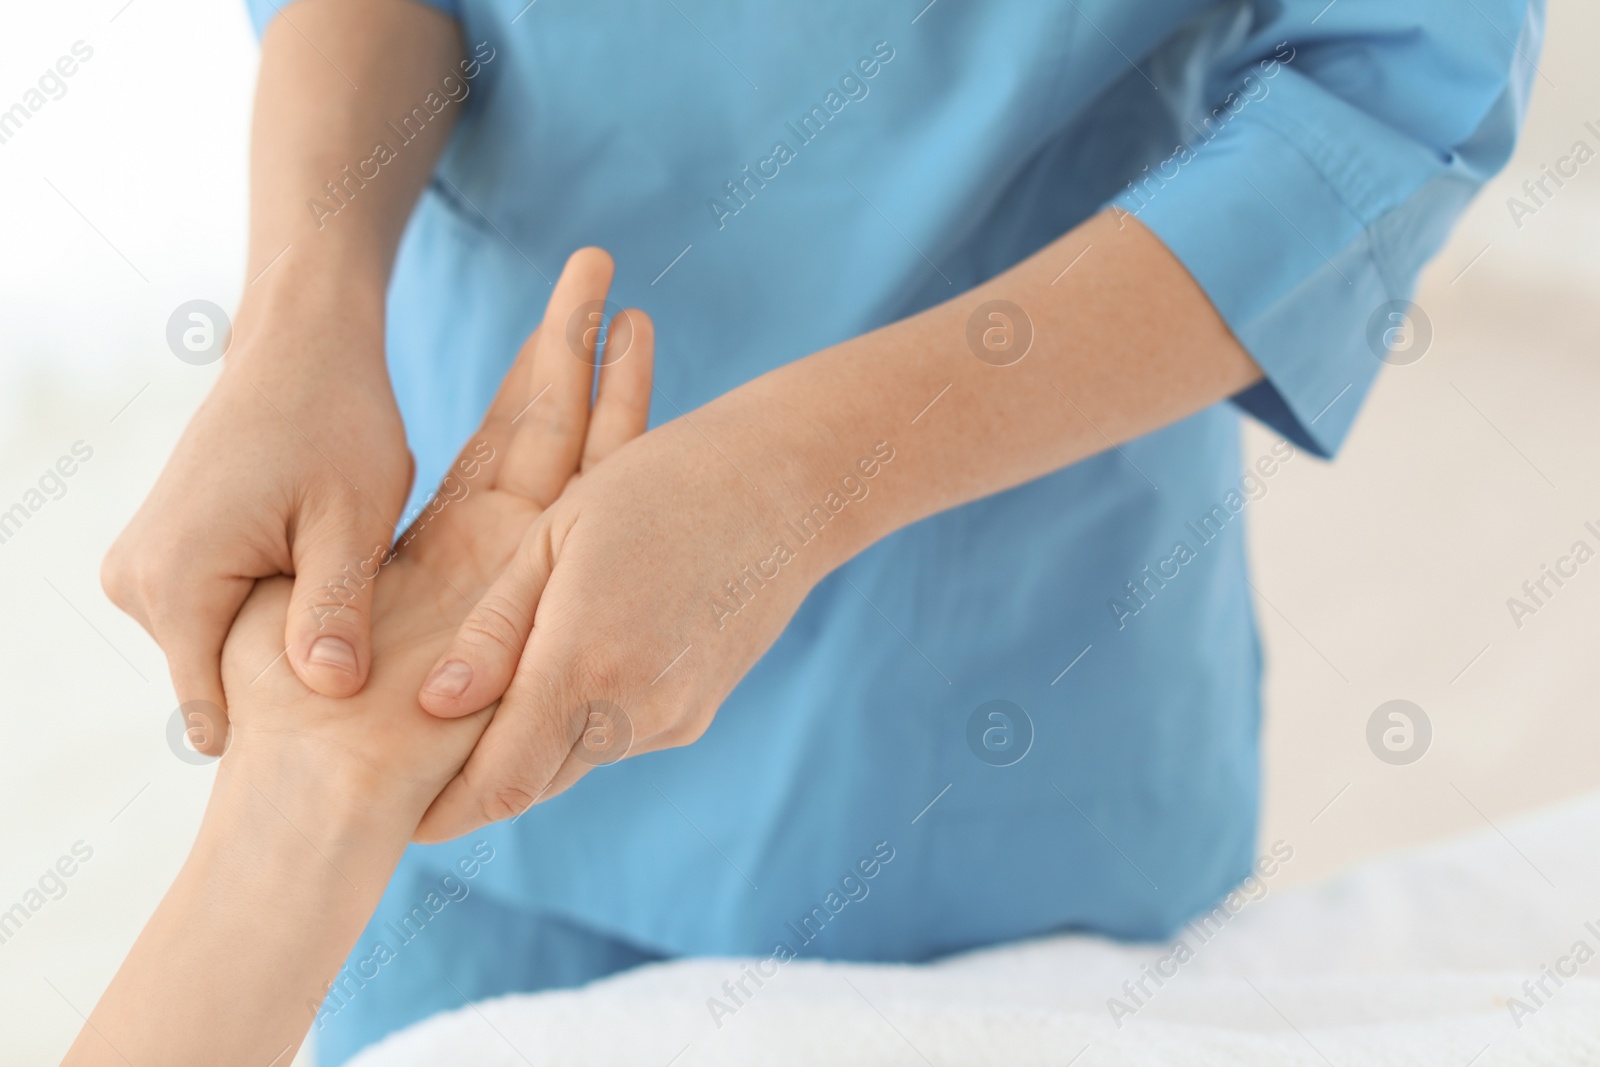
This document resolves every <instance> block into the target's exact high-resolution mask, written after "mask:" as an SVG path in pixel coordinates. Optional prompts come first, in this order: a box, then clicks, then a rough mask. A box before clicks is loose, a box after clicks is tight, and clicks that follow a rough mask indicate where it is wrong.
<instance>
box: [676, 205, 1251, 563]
mask: <svg viewBox="0 0 1600 1067" xmlns="http://www.w3.org/2000/svg"><path fill="white" fill-rule="evenodd" d="M1080 254H1081V257H1082V258H1081V259H1080V258H1078V257H1079V256H1080ZM1074 261H1076V262H1074ZM1069 266H1070V269H1068V268H1069ZM1063 271H1065V273H1063ZM992 300H1005V301H1009V302H1010V303H1012V304H1014V305H1016V306H1017V307H1019V308H1021V309H1022V310H1023V312H1024V314H1025V315H1026V316H1027V318H1028V320H1030V321H1031V324H1032V331H1033V339H1032V343H1031V347H1029V349H1028V350H1027V352H1026V355H1024V356H1023V357H1022V358H1021V359H1020V360H1018V361H1017V362H1015V363H1011V364H1010V365H1005V366H997V365H994V364H995V362H1002V361H1004V360H1005V359H1008V358H1010V356H1008V355H1000V356H991V362H986V361H985V360H983V359H980V358H979V357H978V356H977V355H975V354H974V351H973V349H972V347H971V345H970V344H969V331H968V326H969V321H970V320H972V319H973V316H974V312H975V310H977V309H979V308H980V306H981V305H983V304H985V303H987V302H988V301H992ZM1012 325H1016V324H1015V323H1013V324H1012ZM991 326H993V327H997V328H998V327H1002V323H1001V321H1000V320H996V321H994V322H990V321H988V320H987V318H985V319H984V321H983V322H981V323H980V328H988V327H991ZM1014 354H1015V353H1014V351H1013V352H1012V355H1014ZM1260 373H1261V372H1260V370H1259V369H1258V368H1257V367H1256V365H1255V363H1254V362H1253V361H1252V360H1251V359H1250V357H1249V355H1248V354H1246V353H1245V351H1244V350H1243V348H1242V347H1241V346H1240V345H1239V343H1238V341H1237V340H1236V339H1235V338H1234V337H1233V335H1232V334H1231V333H1230V332H1229V330H1228V328H1227V326H1226V324H1225V323H1224V322H1223V321H1222V319H1221V318H1220V317H1219V316H1218V314H1217V312H1216V310H1215V309H1214V308H1213V307H1212V305H1211V303H1210V301H1209V300H1208V299H1207V298H1206V295H1205V293H1204V292H1203V291H1202V290H1201V289H1200V287H1199V286H1198V285H1197V284H1196V283H1195V282H1194V280H1193V279H1192V278H1191V277H1190V276H1189V274H1188V273H1187V271H1185V270H1184V268H1183V266H1182V264H1180V263H1179V262H1178V261H1177V260H1176V259H1175V258H1174V257H1173V256H1172V255H1171V253H1170V252H1168V251H1167V249H1166V248H1165V246H1163V245H1162V244H1161V242H1160V241H1159V240H1158V239H1157V238H1156V237H1155V236H1154V235H1153V234H1151V233H1150V232H1149V231H1147V230H1145V229H1144V228H1143V227H1142V226H1141V225H1140V224H1139V223H1137V222H1136V221H1133V220H1124V221H1123V222H1122V223H1121V224H1120V225H1119V223H1118V222H1117V221H1116V220H1115V219H1114V218H1112V217H1111V216H1110V215H1109V214H1106V215H1101V216H1097V217H1096V218H1094V219H1091V220H1089V221H1088V222H1086V223H1084V224H1083V225H1082V226H1080V227H1078V228H1077V229H1075V230H1073V231H1072V232H1071V233H1069V234H1067V235H1065V236H1064V237H1062V238H1060V239H1059V240H1057V241H1055V242H1053V243H1052V244H1050V245H1049V246H1047V247H1046V248H1044V249H1042V250H1041V251H1040V252H1038V253H1037V254H1035V255H1033V256H1031V257H1029V258H1028V259H1026V260H1024V261H1023V262H1021V263H1019V264H1018V265H1017V266H1015V267H1013V268H1011V269H1010V270H1008V271H1006V272H1005V273H1003V274H1001V275H999V276H997V277H996V278H994V279H992V280H991V281H989V282H987V283H985V284H984V285H981V286H979V287H978V288H976V289H973V290H971V291H969V292H967V293H964V294H962V295H960V296H958V297H956V298H954V299H952V300H950V301H948V302H946V303H944V304H940V305H938V306H935V307H933V308H930V309H928V310H927V311H924V312H922V313H920V314H918V315H914V316H912V317H910V318H907V319H904V320H901V321H899V322H896V323H893V324H891V325H889V326H885V327H883V328H882V329H879V330H875V331H873V332H871V333H868V334H864V335H862V336H860V337H856V338H853V339H851V340H849V341H845V342H843V343H841V344H839V345H835V346H833V347H831V348H828V349H824V350H823V351H821V352H818V353H816V354H815V355H812V356H809V357H807V358H805V359H802V360H799V361H797V362H795V363H792V364H789V365H787V366H785V367H782V368H779V369H778V370H776V371H773V372H771V373H769V374H767V375H764V376H762V377H761V378H758V379H756V380H755V381H753V382H751V383H749V384H748V385H746V386H744V387H741V388H740V389H738V390H735V391H734V392H732V393H729V394H727V395H726V396H725V397H723V398H721V399H720V400H718V401H715V402H713V404H712V405H710V406H709V407H708V409H706V410H707V414H708V421H710V422H712V423H713V424H715V425H718V426H726V427H728V428H729V429H730V430H731V432H732V433H733V434H734V435H738V434H739V433H740V432H741V430H740V429H739V428H740V427H744V428H745V429H746V430H747V432H749V433H750V434H751V438H750V439H752V440H753V439H755V438H756V437H757V436H758V435H760V434H770V433H771V428H772V427H773V426H777V427H781V431H780V432H781V433H782V434H784V435H785V436H786V438H787V439H786V440H785V442H784V447H783V448H781V449H779V450H778V451H779V452H781V453H782V455H783V458H780V459H778V460H776V461H775V463H774V465H773V466H772V467H771V468H769V470H770V471H771V472H772V473H773V475H774V479H775V481H776V482H777V483H778V484H780V485H781V486H782V488H781V489H780V490H779V492H778V493H777V494H776V495H777V496H779V497H781V498H786V499H801V500H805V501H808V502H809V501H814V500H817V499H820V494H821V493H822V492H825V491H826V490H827V489H829V488H832V487H834V486H836V485H837V483H838V481H839V479H840V477H841V476H842V475H845V474H851V473H855V470H854V468H855V465H856V462H857V460H858V458H859V457H862V456H864V455H867V454H868V453H869V452H870V450H871V447H872V445H873V443H874V442H877V441H888V442H889V444H890V445H891V446H892V447H893V448H894V450H895V458H894V460H893V462H892V464H890V465H889V466H888V467H887V468H886V470H885V472H884V473H883V474H882V475H881V476H879V477H876V478H875V479H874V480H873V483H872V488H871V492H872V494H873V497H874V503H873V506H871V507H864V508H849V509H846V513H845V514H844V515H841V516H840V517H841V518H843V519H845V520H846V521H845V522H842V523H839V524H838V526H839V529H840V533H841V536H840V537H837V538H832V537H830V539H829V543H830V545H831V548H830V549H829V550H828V551H827V553H826V554H817V561H818V566H819V568H820V569H821V570H822V571H823V572H825V571H826V570H829V569H832V568H833V567H835V566H837V565H839V564H840V563H842V562H844V560H846V559H849V558H850V557H851V556H853V555H855V554H856V553H858V552H860V551H861V550H862V549H863V548H865V547H866V546H867V545H870V544H871V543H873V542H874V541H876V540H878V539H879V538H881V537H883V536H885V535H887V534H888V533H890V532H892V531H893V530H896V529H899V528H900V527H902V526H905V525H908V524H910V523H912V522H915V521H917V520H918V519H921V518H924V517H926V516H928V515H932V514H934V513H936V512H939V511H943V510H945V509H948V508H952V507H956V506H958V505H960V504H964V503H966V502H968V501H971V500H975V499H977V498H979V497H983V496H988V495H990V494H993V493H997V492H1000V491H1002V490H1004V489H1008V488H1011V487H1012V486H1015V485H1018V484H1020V483H1022V482H1025V481H1028V480H1030V479H1033V478H1037V477H1040V476H1042V475H1045V474H1048V473H1050V472H1052V471H1055V470H1059V469H1061V468H1062V467H1065V466H1068V465H1069V464H1072V463H1075V462H1077V461H1078V460H1080V459H1083V458H1085V457H1087V456H1090V455H1093V454H1094V453H1096V452H1100V451H1102V450H1105V449H1107V448H1110V447H1111V446H1112V445H1115V444H1120V443H1122V442H1124V441H1127V440H1130V439H1132V438H1134V437H1138V436H1140V435H1141V434H1145V433H1149V432H1151V431H1153V430H1156V429H1159V428H1160V427H1162V426H1165V425H1167V424H1169V423H1172V422H1175V421H1177V420H1179V419H1182V418H1184V417H1185V416H1187V415H1190V414H1193V413H1194V412H1196V411H1199V410H1200V409H1202V408H1205V407H1207V406H1209V405H1211V404H1213V403H1216V402H1217V401H1218V400H1221V399H1223V398H1225V397H1228V396H1231V395H1233V394H1234V393H1237V392H1238V391H1240V390H1241V389H1244V388H1245V387H1247V386H1248V385H1250V384H1251V383H1253V382H1255V381H1256V380H1258V379H1259V378H1260ZM757 427H759V429H757ZM732 447H733V448H735V449H737V448H738V447H739V446H738V444H734V445H733V446H732ZM832 529H833V526H832V525H830V531H831V530H832Z"/></svg>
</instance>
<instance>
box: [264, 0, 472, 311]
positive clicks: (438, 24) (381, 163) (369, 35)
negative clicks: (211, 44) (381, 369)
mask: <svg viewBox="0 0 1600 1067" xmlns="http://www.w3.org/2000/svg"><path fill="white" fill-rule="evenodd" d="M462 51H463V50H462V45H461V37H460V33H459V31H458V29H457V27H456V24H455V22H454V21H453V20H451V19H450V18H448V17H447V16H445V15H443V14H442V13H440V12H439V11H437V10H435V9H433V8H430V7H427V6H425V5H423V4H419V3H414V2H410V0H298V2H296V3H291V4H288V5H286V6H285V7H284V8H283V9H282V11H281V12H280V13H279V14H278V15H277V16H276V17H275V18H274V19H273V20H272V21H271V23H269V24H268V26H267V29H266V32H265V34H264V35H263V37H262V44H261V70H260V75H259V78H258V82H257V88H256V102H255V115H254V119H253V125H252V133H251V150H250V155H251V162H250V246H249V247H250V251H249V256H248V266H247V278H248V279H250V284H249V285H248V286H247V287H246V291H245V298H244V300H243V301H242V302H241V312H242V313H243V314H245V315H246V316H248V315H250V314H251V313H253V311H254V310H255V309H257V308H261V309H262V310H263V311H265V310H268V308H270V307H276V306H277V305H278V303H279V302H296V303H298V302H299V301H303V300H305V299H308V298H314V297H315V296H316V295H317V294H326V295H328V296H330V297H337V299H339V300H340V301H351V300H354V301H357V302H358V306H357V308H356V310H357V311H358V312H367V313H371V312H373V311H376V312H377V313H378V314H380V315H381V309H382V298H383V293H384V290H385V288H386V286H387V284H388V277H389V272H390V270H391V268H392V265H393V261H394V255H395V250H396V248H397V246H398V243H399V240H400V235H401V233H402V231H403V230H404V228H405V223H406V219H407V218H408V217H409V215H410V212H411V209H412V207H413V206H414V205H415V203H416V200H417V197H418V195H419V194H420V193H421V191H422V189H423V187H424V185H426V183H427V181H428V178H429V175H430V174H431V173H432V171H433V167H434V164H435V163H436V162H437V160H438V158H439V154H440V153H441V152H442V151H443V149H444V145H445V142H446V140H447V139H448V137H449V133H450V129H451V127H452V126H453V124H454V122H455V120H456V116H457V113H458V112H459V111H460V110H461V107H462V103H461V101H464V100H465V98H466V94H467V93H470V84H469V81H470V79H467V78H465V77H464V71H463V63H464V62H465V61H464V60H463V58H462ZM467 69H472V70H473V71H474V72H476V67H475V66H474V67H470V68H467ZM447 78H448V79H450V83H449V86H448V87H446V85H445V80H446V79H447ZM430 94H432V103H433V105H434V106H435V107H438V108H439V110H438V111H437V112H435V111H434V110H433V108H432V107H429V106H427V102H428V101H429V97H430ZM457 96H459V98H460V99H459V100H458V99H456V97H457ZM441 104H442V106H440V105H441ZM414 112H416V113H420V116H421V118H417V117H416V116H415V115H414ZM407 120H409V121H407ZM380 146H382V147H381V148H380Z"/></svg>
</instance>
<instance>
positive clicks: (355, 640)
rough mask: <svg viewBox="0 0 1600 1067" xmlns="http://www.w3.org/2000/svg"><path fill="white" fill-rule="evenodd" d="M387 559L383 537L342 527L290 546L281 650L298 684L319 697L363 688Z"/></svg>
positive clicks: (313, 531)
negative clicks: (290, 579) (375, 600)
mask: <svg viewBox="0 0 1600 1067" xmlns="http://www.w3.org/2000/svg"><path fill="white" fill-rule="evenodd" d="M388 555H389V542H388V539H387V537H385V538H383V539H382V540H378V539H375V538H373V537H372V536H371V535H370V534H366V533H363V532H362V531H360V530H358V529H356V528H355V527H353V526H350V525H346V524H344V523H333V524H330V525H329V526H327V527H324V528H321V529H318V528H312V529H310V530H307V531H306V533H305V535H304V536H303V537H301V538H298V539H297V540H296V544H295V556H294V575H295V577H294V592H293V593H292V594H291V598H290V601H289V617H288V620H287V623H286V625H285V628H284V646H285V647H286V648H287V649H288V650H289V663H290V666H292V667H293V668H294V672H295V673H296V674H298V675H299V676H300V680H301V681H303V682H305V683H306V685H308V686H310V687H311V688H312V689H314V690H316V691H317V692H318V693H321V694H322V695H323V696H328V697H348V696H353V695H354V694H356V693H358V692H360V691H361V687H362V686H363V685H365V684H366V681H367V670H368V668H369V667H370V666H371V664H372V590H373V584H374V580H375V579H376V578H377V576H378V569H379V568H380V567H381V566H382V565H383V563H384V561H385V560H386V559H387V558H388Z"/></svg>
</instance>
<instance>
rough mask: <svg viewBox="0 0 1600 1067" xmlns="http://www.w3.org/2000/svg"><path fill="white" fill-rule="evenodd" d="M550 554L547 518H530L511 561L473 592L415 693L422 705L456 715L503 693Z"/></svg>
mask: <svg viewBox="0 0 1600 1067" xmlns="http://www.w3.org/2000/svg"><path fill="white" fill-rule="evenodd" d="M554 559H555V552H554V549H553V547H552V546H551V544H550V524H549V523H548V522H545V521H542V520H538V521H535V522H534V524H533V526H531V527H530V528H529V529H528V532H527V534H526V535H525V536H524V537H523V539H522V543H521V545H519V546H518V548H517V552H516V555H514V556H513V557H512V558H511V563H510V564H509V565H508V566H507V567H506V569H505V571H504V572H502V573H501V575H500V577H498V578H496V579H495V581H494V584H493V585H491V586H490V587H489V591H488V592H487V593H485V594H484V595H483V596H482V597H481V598H479V600H478V603H477V604H476V605H474V607H473V609H472V612H471V613H470V614H469V615H468V616H467V618H466V621H464V622H463V623H462V624H461V626H460V628H459V629H457V630H456V635H455V637H454V638H453V639H452V640H451V642H450V647H449V649H447V650H446V651H445V653H444V655H442V656H440V657H439V659H438V660H437V661H436V662H435V663H434V667H433V670H431V671H430V672H429V673H428V677H427V678H426V679H425V680H424V681H423V683H422V690H421V692H420V693H418V695H417V699H418V700H419V701H420V702H421V704H422V706H423V708H424V709H425V710H427V711H428V712H430V713H432V714H434V715H438V716H441V717H443V718H456V717H459V716H462V715H470V714H472V713H473V712H475V711H481V710H482V709H484V708H486V707H488V706H489V705H490V704H492V703H493V702H494V701H496V700H498V699H500V697H501V696H502V695H504V693H505V691H506V687H507V686H508V685H510V684H511V679H512V676H513V675H515V674H516V673H517V663H518V661H519V660H521V658H522V650H523V648H524V647H525V646H526V645H527V643H528V635H529V634H531V633H532V632H533V618H534V612H535V609H536V608H537V606H538V603H539V596H540V594H542V593H543V592H544V585H545V582H546V581H548V580H549V578H550V570H551V567H552V566H553V565H554Z"/></svg>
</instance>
